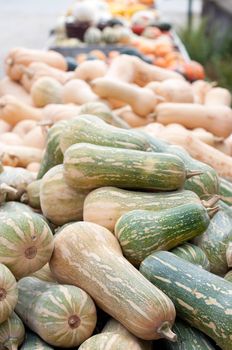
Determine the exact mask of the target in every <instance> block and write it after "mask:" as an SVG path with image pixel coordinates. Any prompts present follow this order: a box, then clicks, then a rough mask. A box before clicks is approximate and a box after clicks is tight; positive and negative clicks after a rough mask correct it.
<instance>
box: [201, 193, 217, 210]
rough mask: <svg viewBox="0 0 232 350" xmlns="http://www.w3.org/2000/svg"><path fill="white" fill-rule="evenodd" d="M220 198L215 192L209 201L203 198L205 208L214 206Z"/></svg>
mask: <svg viewBox="0 0 232 350" xmlns="http://www.w3.org/2000/svg"><path fill="white" fill-rule="evenodd" d="M219 199H220V196H219V195H218V194H215V195H214V196H213V197H212V198H210V199H209V200H208V201H205V200H202V201H201V203H202V205H203V206H204V207H205V208H212V207H213V206H214V205H215V204H216V203H217V202H218V201H219Z"/></svg>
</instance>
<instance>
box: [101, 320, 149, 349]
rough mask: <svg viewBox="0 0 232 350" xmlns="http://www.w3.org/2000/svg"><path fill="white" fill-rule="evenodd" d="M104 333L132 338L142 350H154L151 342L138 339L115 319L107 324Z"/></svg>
mask: <svg viewBox="0 0 232 350" xmlns="http://www.w3.org/2000/svg"><path fill="white" fill-rule="evenodd" d="M102 333H117V334H121V335H125V336H126V337H128V338H131V339H132V340H133V341H134V343H135V344H136V343H137V344H138V346H140V349H141V350H151V349H152V342H151V341H148V340H142V339H139V338H136V337H135V336H134V335H133V334H131V333H130V332H129V331H128V330H127V329H126V328H125V327H124V326H123V325H122V324H121V323H120V322H118V321H116V320H115V319H113V318H111V319H109V321H108V322H107V323H106V325H105V327H104V328H103V330H102Z"/></svg>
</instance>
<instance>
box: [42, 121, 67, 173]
mask: <svg viewBox="0 0 232 350" xmlns="http://www.w3.org/2000/svg"><path fill="white" fill-rule="evenodd" d="M67 123H68V122H67V121H66V120H61V121H60V122H58V123H56V124H55V125H53V126H52V127H51V128H50V129H49V130H48V134H47V144H46V149H45V153H44V156H43V159H42V162H41V166H40V169H39V173H38V175H37V179H41V178H42V177H43V175H44V174H45V173H46V172H47V171H48V170H49V169H51V168H52V167H54V166H55V165H58V164H61V163H63V153H62V151H61V149H60V136H61V134H62V133H63V131H64V130H65V127H66V126H67Z"/></svg>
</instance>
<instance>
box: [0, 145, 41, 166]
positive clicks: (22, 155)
mask: <svg viewBox="0 0 232 350" xmlns="http://www.w3.org/2000/svg"><path fill="white" fill-rule="evenodd" d="M0 157H1V162H2V163H3V164H4V165H8V166H14V167H16V166H17V167H24V168H25V167H27V166H28V164H30V163H32V162H38V163H39V162H40V161H41V159H42V150H40V149H38V148H35V147H28V146H15V145H9V146H8V145H5V144H3V143H0Z"/></svg>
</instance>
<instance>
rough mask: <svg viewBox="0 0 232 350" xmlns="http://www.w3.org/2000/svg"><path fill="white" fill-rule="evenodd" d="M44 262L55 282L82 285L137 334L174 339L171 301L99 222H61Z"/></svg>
mask: <svg viewBox="0 0 232 350" xmlns="http://www.w3.org/2000/svg"><path fill="white" fill-rule="evenodd" d="M50 267H51V270H52V273H53V274H54V275H55V277H56V279H57V280H58V281H59V282H61V283H67V284H73V285H77V286H78V287H80V288H82V289H84V290H85V291H86V292H87V293H89V294H90V295H91V296H92V298H93V299H94V300H95V302H96V303H97V305H98V306H99V307H100V308H101V309H103V310H104V311H105V312H107V313H108V314H109V315H111V316H112V317H113V318H115V319H116V320H118V321H119V322H120V323H122V324H123V325H124V326H125V327H126V328H127V329H128V330H129V331H130V332H131V333H132V334H134V335H136V336H137V337H139V338H142V339H145V340H151V339H158V338H162V337H165V336H166V337H168V338H171V339H175V335H174V334H173V333H172V331H171V326H172V324H173V322H174V319H175V309H174V307H173V304H172V302H171V300H170V299H169V298H167V297H166V295H165V294H163V293H162V292H161V291H160V290H159V289H157V288H154V286H152V284H151V283H150V282H149V281H147V280H146V279H145V278H144V277H143V276H142V275H141V274H140V273H139V272H138V271H137V270H136V269H135V268H134V267H133V266H132V265H131V264H130V263H129V262H128V261H127V260H126V259H125V258H124V257H123V256H122V251H121V248H120V246H119V243H118V241H117V239H116V238H115V237H114V236H113V235H112V233H111V232H110V231H108V230H107V229H105V228H104V227H101V226H99V225H96V224H93V223H88V222H77V223H73V224H70V225H66V226H65V227H64V228H63V229H62V230H61V231H60V232H59V234H58V235H57V236H56V237H55V249H54V253H53V256H52V259H51V261H50Z"/></svg>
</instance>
